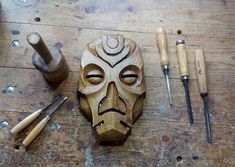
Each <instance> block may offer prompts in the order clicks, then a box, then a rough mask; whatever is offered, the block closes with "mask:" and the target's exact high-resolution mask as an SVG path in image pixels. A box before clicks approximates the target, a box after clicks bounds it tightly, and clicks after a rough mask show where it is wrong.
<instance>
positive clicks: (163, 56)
mask: <svg viewBox="0 0 235 167" xmlns="http://www.w3.org/2000/svg"><path fill="white" fill-rule="evenodd" d="M157 45H158V50H159V52H160V60H161V65H162V66H163V65H169V57H168V54H167V49H168V47H167V37H166V31H165V29H164V28H163V27H159V28H158V30H157Z"/></svg>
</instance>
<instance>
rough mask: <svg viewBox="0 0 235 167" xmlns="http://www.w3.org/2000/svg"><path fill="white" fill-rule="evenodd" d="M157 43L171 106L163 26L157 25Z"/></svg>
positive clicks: (165, 39)
mask: <svg viewBox="0 0 235 167" xmlns="http://www.w3.org/2000/svg"><path fill="white" fill-rule="evenodd" d="M157 44H158V50H159V52H160V62H161V67H162V71H163V73H164V75H165V79H166V86H167V92H168V99H169V104H170V106H171V107H172V99H171V86H170V80H169V63H170V61H169V57H168V54H167V49H168V47H167V37H166V31H165V29H164V28H163V27H159V28H158V30H157Z"/></svg>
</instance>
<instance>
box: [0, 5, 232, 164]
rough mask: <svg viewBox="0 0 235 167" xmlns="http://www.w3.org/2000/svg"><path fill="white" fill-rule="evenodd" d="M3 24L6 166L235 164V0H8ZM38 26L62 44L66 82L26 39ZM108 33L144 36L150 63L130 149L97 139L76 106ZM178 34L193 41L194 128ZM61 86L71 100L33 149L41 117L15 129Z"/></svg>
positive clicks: (2, 156)
mask: <svg viewBox="0 0 235 167" xmlns="http://www.w3.org/2000/svg"><path fill="white" fill-rule="evenodd" d="M0 21H1V24H0V89H1V93H0V123H1V124H0V166H3V167H15V166H30V167H31V166H42V167H44V166H56V167H58V166H167V167H168V166H170V167H171V166H193V167H198V166H199V167H204V166H213V167H214V166H229V167H230V166H231V167H232V166H235V1H234V0H204V1H201V0H180V1H178V0H166V1H163V0H148V1H147V0H146V1H139V0H120V1H118V0H107V1H105V0H100V1H96V0H90V1H89V0H67V1H62V0H58V1H56V0H50V1H49V0H31V1H30V0H26V1H24V0H2V1H1V11H0ZM158 26H164V27H165V28H166V30H167V33H168V41H169V56H170V60H171V66H170V68H171V73H170V78H171V81H172V89H173V108H172V109H171V108H170V107H169V105H168V100H167V92H166V86H165V80H164V76H163V73H162V71H161V67H160V64H159V52H158V49H157V47H156V39H155V36H156V29H157V27H158ZM32 31H36V32H39V33H40V34H41V35H42V37H43V38H44V40H45V41H46V43H47V44H50V45H56V46H57V47H59V48H61V50H62V52H63V54H64V55H65V58H66V59H67V61H68V64H69V66H70V73H69V77H68V78H67V79H66V80H65V81H64V82H62V83H61V84H60V85H59V86H57V87H51V86H50V85H49V84H48V83H47V82H46V81H45V80H44V79H43V78H42V76H41V74H40V73H39V72H38V71H37V70H36V69H35V68H34V67H33V65H32V54H33V50H32V48H31V47H30V46H29V44H28V43H27V41H26V35H27V34H28V33H30V32H32ZM180 31H181V32H180ZM106 33H120V34H123V35H124V36H126V37H129V38H131V39H133V40H134V41H136V43H137V44H138V45H139V46H140V48H141V50H142V54H143V57H144V63H145V79H146V86H147V96H146V99H145V103H144V112H143V115H142V116H141V117H140V119H139V120H138V121H137V122H136V124H135V125H134V127H133V128H132V134H131V135H130V136H129V138H128V139H127V141H126V142H125V144H124V145H122V146H101V145H99V144H97V143H96V140H95V136H94V132H93V131H92V129H91V125H90V123H89V122H88V121H87V120H86V119H85V118H84V117H83V116H82V114H81V113H80V112H79V109H78V105H77V104H78V101H77V97H76V93H77V81H78V71H79V68H80V67H79V64H80V57H81V55H82V52H83V50H84V48H85V47H86V44H87V43H88V42H90V41H91V40H93V39H95V38H97V37H101V36H102V35H103V34H106ZM180 33H181V34H180ZM176 39H185V41H186V44H187V51H188V58H189V68H190V69H189V73H190V94H191V100H192V107H193V115H194V119H195V124H193V125H192V126H190V125H189V123H188V116H187V112H186V104H185V96H184V90H183V86H182V83H181V81H180V79H179V70H178V63H177V57H176V48H175V41H176ZM196 48H203V49H204V51H205V56H206V62H207V67H208V75H209V76H208V82H209V111H210V117H211V124H212V134H213V144H212V145H211V144H207V143H206V135H205V125H204V114H203V103H202V100H201V98H200V95H199V90H198V86H197V80H196V72H195V65H194V51H195V49H196ZM9 86H11V87H12V88H13V89H14V90H11V89H10V90H9V89H7V88H9ZM57 92H63V93H64V94H65V95H67V96H69V100H68V102H67V103H66V105H64V106H63V108H62V109H61V110H60V111H58V112H57V113H56V114H55V115H54V116H53V119H52V120H51V121H50V123H49V124H48V125H47V126H46V128H45V129H44V130H43V131H42V133H40V135H39V136H38V137H37V139H36V140H34V142H33V143H32V144H31V145H30V146H29V147H28V149H27V150H24V149H23V148H22V147H21V143H22V140H23V139H24V137H25V135H26V134H28V132H29V131H30V130H31V129H32V127H33V126H34V125H35V124H36V122H37V121H36V122H35V123H34V124H32V125H31V126H29V127H28V128H27V129H26V130H24V131H23V132H22V133H20V134H19V135H18V136H12V135H11V134H10V133H9V130H10V129H11V128H12V127H13V126H14V125H15V124H17V123H18V122H19V121H20V120H22V119H23V118H25V117H26V116H27V115H29V114H30V113H31V112H33V111H35V110H36V109H38V108H41V107H42V106H44V105H45V104H46V103H47V102H48V101H49V100H50V99H51V98H52V97H53V96H54V95H55V94H56V93H57ZM39 120H40V119H39ZM39 120H38V121H39Z"/></svg>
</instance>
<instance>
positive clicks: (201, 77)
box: [195, 49, 208, 94]
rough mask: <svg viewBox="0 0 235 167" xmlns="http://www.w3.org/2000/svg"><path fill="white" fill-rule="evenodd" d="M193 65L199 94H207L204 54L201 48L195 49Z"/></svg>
mask: <svg viewBox="0 0 235 167" xmlns="http://www.w3.org/2000/svg"><path fill="white" fill-rule="evenodd" d="M195 66H196V72H197V78H198V86H199V91H200V94H207V93H208V90H207V78H206V65H205V56H204V52H203V50H202V49H197V50H196V51H195Z"/></svg>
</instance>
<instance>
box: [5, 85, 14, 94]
mask: <svg viewBox="0 0 235 167" xmlns="http://www.w3.org/2000/svg"><path fill="white" fill-rule="evenodd" d="M14 91H15V88H14V87H13V86H8V87H7V88H6V93H7V94H12V93H13V92H14Z"/></svg>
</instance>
